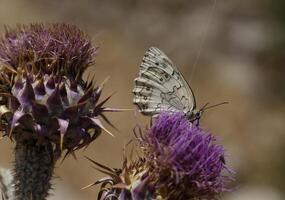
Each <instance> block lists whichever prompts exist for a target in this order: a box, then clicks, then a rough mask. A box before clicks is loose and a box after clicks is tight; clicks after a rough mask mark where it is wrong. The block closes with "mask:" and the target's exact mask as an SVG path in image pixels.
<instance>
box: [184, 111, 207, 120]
mask: <svg viewBox="0 0 285 200" xmlns="http://www.w3.org/2000/svg"><path fill="white" fill-rule="evenodd" d="M203 112H204V110H203V109H200V110H196V109H195V110H193V111H191V112H188V113H187V114H186V116H187V118H188V120H189V121H191V122H194V121H196V120H199V119H200V118H201V116H202V114H203Z"/></svg>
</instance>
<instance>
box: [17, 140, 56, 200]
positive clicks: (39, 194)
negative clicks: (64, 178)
mask: <svg viewBox="0 0 285 200" xmlns="http://www.w3.org/2000/svg"><path fill="white" fill-rule="evenodd" d="M54 163H55V160H54V156H53V149H52V145H51V144H50V143H48V144H45V145H37V144H36V140H27V141H18V142H16V149H15V175H14V183H15V200H45V199H46V197H47V196H48V194H49V190H50V188H51V183H50V180H51V178H52V174H53V170H54Z"/></svg>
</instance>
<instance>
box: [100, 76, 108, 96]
mask: <svg viewBox="0 0 285 200" xmlns="http://www.w3.org/2000/svg"><path fill="white" fill-rule="evenodd" d="M110 78H111V77H110V76H107V77H106V78H105V80H104V81H103V82H102V83H101V84H100V86H99V88H98V91H99V92H100V91H101V90H102V89H103V88H104V85H105V84H106V83H107V82H108V81H109V80H110Z"/></svg>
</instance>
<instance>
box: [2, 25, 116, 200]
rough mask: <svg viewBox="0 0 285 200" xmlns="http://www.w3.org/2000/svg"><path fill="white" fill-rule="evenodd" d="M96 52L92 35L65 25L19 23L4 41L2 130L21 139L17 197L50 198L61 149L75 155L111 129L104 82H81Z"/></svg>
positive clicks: (17, 152) (18, 143)
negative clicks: (56, 163) (108, 126)
mask: <svg viewBox="0 0 285 200" xmlns="http://www.w3.org/2000/svg"><path fill="white" fill-rule="evenodd" d="M95 53H96V48H94V47H92V45H91V43H90V41H89V40H88V38H87V36H86V35H85V34H83V32H81V31H80V30H79V29H77V28H76V27H74V26H70V25H66V24H47V25H42V24H33V25H29V26H19V27H18V28H16V29H11V30H9V29H8V30H6V34H5V36H4V37H3V38H2V39H1V42H0V60H1V61H2V65H1V69H2V70H1V73H0V81H1V86H2V87H1V101H0V104H1V105H0V112H1V128H2V130H3V131H4V132H5V135H8V136H9V137H10V138H11V139H12V140H15V141H16V148H15V176H14V184H15V196H16V200H25V199H27V200H28V199H29V200H31V199H33V200H43V199H46V197H47V196H48V191H49V189H50V187H51V184H50V179H51V177H52V174H53V169H54V166H55V162H56V160H57V159H58V158H59V157H60V155H61V153H62V152H63V151H64V150H66V151H67V153H66V155H68V154H71V153H72V154H73V153H74V151H75V150H78V149H80V148H83V147H86V146H87V145H89V144H90V143H91V142H92V141H94V140H95V139H96V138H97V137H98V136H99V135H100V134H101V130H102V129H104V130H106V129H105V128H104V126H103V125H102V122H101V120H100V117H101V118H102V119H104V120H105V121H107V123H109V121H108V119H107V118H106V117H105V115H104V113H105V112H108V111H116V110H114V109H111V108H106V107H104V104H105V103H106V101H107V100H108V99H109V98H110V97H108V98H106V99H105V100H103V101H99V99H100V95H101V92H102V89H103V85H104V84H101V85H99V86H97V87H95V86H94V83H93V81H92V80H91V81H87V82H84V81H83V80H82V74H83V72H84V71H85V69H86V68H87V67H88V66H89V65H90V64H91V63H93V62H94V55H95ZM106 131H107V130H106ZM107 132H108V131H107ZM108 133H110V132H108ZM110 134H111V133H110Z"/></svg>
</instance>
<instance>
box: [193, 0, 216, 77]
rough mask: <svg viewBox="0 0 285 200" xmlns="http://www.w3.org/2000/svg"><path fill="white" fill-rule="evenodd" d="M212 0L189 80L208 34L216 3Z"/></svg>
mask: <svg viewBox="0 0 285 200" xmlns="http://www.w3.org/2000/svg"><path fill="white" fill-rule="evenodd" d="M212 1H213V6H212V9H211V11H210V13H209V15H208V17H207V19H208V20H207V23H206V26H205V29H204V31H203V35H202V41H201V43H200V46H199V49H198V53H197V56H196V58H195V61H194V63H193V67H192V70H191V74H190V81H192V77H193V75H194V73H195V70H196V68H197V64H198V61H199V59H200V57H201V53H202V50H203V47H204V45H205V42H206V39H207V36H208V32H209V31H208V29H209V26H210V23H211V20H212V18H213V15H214V12H215V10H216V5H217V0H212Z"/></svg>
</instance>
